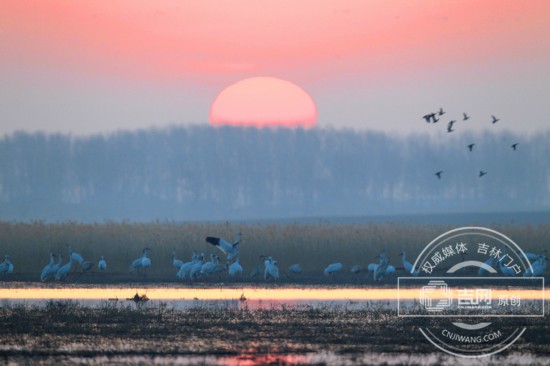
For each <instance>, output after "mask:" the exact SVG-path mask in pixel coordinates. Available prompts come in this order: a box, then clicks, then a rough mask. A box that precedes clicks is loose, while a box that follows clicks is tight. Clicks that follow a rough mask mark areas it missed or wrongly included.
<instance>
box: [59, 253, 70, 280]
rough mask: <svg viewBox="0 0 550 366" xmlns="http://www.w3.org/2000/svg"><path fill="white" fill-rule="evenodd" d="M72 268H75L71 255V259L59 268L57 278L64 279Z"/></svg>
mask: <svg viewBox="0 0 550 366" xmlns="http://www.w3.org/2000/svg"><path fill="white" fill-rule="evenodd" d="M71 268H73V256H72V255H71V256H69V261H68V262H67V263H65V264H64V265H63V266H61V268H59V269H58V270H57V272H56V273H55V279H56V280H58V281H61V280H64V279H65V278H66V277H67V276H68V274H69V272H70V271H71Z"/></svg>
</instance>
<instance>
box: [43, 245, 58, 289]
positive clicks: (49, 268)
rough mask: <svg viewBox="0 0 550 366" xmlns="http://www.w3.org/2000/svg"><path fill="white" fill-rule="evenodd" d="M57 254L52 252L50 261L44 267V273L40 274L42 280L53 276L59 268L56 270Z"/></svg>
mask: <svg viewBox="0 0 550 366" xmlns="http://www.w3.org/2000/svg"><path fill="white" fill-rule="evenodd" d="M54 258H55V254H53V252H50V263H48V264H47V265H46V266H45V267H44V269H42V273H41V274H40V281H42V282H44V281H46V280H47V279H48V278H50V277H53V276H54V275H55V272H56V271H57V270H54V267H55V262H54Z"/></svg>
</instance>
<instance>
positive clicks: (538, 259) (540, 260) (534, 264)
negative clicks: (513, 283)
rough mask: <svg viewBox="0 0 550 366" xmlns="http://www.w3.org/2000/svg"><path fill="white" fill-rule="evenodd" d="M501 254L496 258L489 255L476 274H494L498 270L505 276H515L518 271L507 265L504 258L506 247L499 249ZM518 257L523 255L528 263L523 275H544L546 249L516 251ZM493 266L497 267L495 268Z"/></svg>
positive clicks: (546, 267)
mask: <svg viewBox="0 0 550 366" xmlns="http://www.w3.org/2000/svg"><path fill="white" fill-rule="evenodd" d="M501 254H502V256H500V259H497V258H496V257H497V256H489V258H488V259H487V260H486V261H485V263H483V264H482V265H481V266H480V267H479V270H478V272H477V273H478V275H480V276H485V275H487V274H488V273H493V274H496V273H498V272H500V273H501V274H503V275H504V276H506V277H515V276H516V275H517V274H518V273H517V270H516V269H514V268H513V267H510V266H507V265H506V263H505V262H506V261H505V258H506V257H507V256H508V255H507V250H506V248H504V249H502V251H501ZM517 254H518V256H519V257H524V259H527V261H528V262H529V264H530V267H528V268H527V269H526V270H525V272H524V273H523V277H541V276H544V273H545V272H546V270H547V269H548V257H547V256H546V249H544V250H543V251H542V253H541V254H535V253H529V252H524V253H517ZM494 267H497V268H496V269H495V268H494Z"/></svg>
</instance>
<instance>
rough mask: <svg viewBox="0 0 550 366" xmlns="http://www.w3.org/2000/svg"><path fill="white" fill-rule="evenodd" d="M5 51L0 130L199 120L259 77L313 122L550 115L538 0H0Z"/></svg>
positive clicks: (548, 49) (546, 10)
mask: <svg viewBox="0 0 550 366" xmlns="http://www.w3.org/2000/svg"><path fill="white" fill-rule="evenodd" d="M0 52H1V54H2V57H1V58H0V81H2V83H3V84H4V86H5V87H4V88H3V89H4V90H2V91H0V107H1V109H2V110H4V111H5V112H4V113H5V115H6V116H7V117H9V118H7V119H6V122H2V130H1V131H0V133H1V134H4V133H6V132H11V131H13V130H15V129H17V128H19V129H28V130H39V129H43V130H47V131H53V130H59V131H62V132H67V131H68V132H73V133H90V132H103V131H109V130H112V129H117V128H141V127H147V126H159V125H160V126H162V125H166V124H174V123H191V122H193V123H201V122H206V121H207V120H208V112H209V106H210V103H211V102H212V101H213V100H214V98H215V97H216V95H217V94H218V93H219V92H220V91H221V90H223V89H224V88H225V87H227V86H228V85H230V84H232V83H235V82H237V81H239V80H241V79H244V78H249V77H254V76H273V77H280V78H282V79H285V80H291V81H293V82H294V83H296V84H297V85H299V86H301V87H302V88H304V90H306V91H307V92H308V93H309V94H310V95H311V96H312V97H313V99H314V100H315V101H316V103H317V105H318V108H319V124H320V125H321V126H323V125H327V126H328V125H332V126H337V127H338V126H342V127H354V128H381V129H388V128H389V130H391V129H392V128H393V129H395V130H400V129H403V128H406V127H407V126H410V125H411V124H410V123H408V124H406V123H405V122H403V120H405V119H408V118H410V117H409V116H416V115H417V114H419V113H422V112H424V111H425V110H426V109H427V108H438V107H439V106H440V105H442V106H444V107H446V108H449V110H456V113H458V112H459V111H460V112H461V111H462V110H463V109H468V110H471V111H472V112H473V113H474V114H476V113H478V115H485V114H487V115H490V114H493V113H496V114H500V115H504V116H505V117H508V119H510V120H511V119H514V120H515V119H517V118H519V117H520V116H525V113H528V116H529V118H530V119H532V120H536V121H537V122H532V129H537V128H541V127H544V126H545V124H543V122H541V121H546V122H545V123H546V125H550V109H549V107H547V106H545V105H543V104H544V103H542V102H543V101H544V100H548V97H550V95H549V90H550V80H549V76H547V74H548V72H547V68H548V67H547V65H548V64H550V2H548V1H544V0H542V1H510V0H499V1H491V0H486V1H468V0H461V1H451V0H441V1H420V0H406V1H405V0H402V1H382V0H371V1H363V0H360V1H340V0H338V1H327V0H325V1H318V0H316V1H288V0H284V1H244V0H239V1H179V0H172V1H169V0H161V1H154V2H153V1H135V0H118V1H116V0H115V1H113V0H110V1H107V0H106V1H87V2H76V1H75V2H72V1H38V0H30V1H8V0H0ZM524 90H525V92H524ZM526 93H528V94H526ZM529 93H531V94H529ZM488 95H494V96H493V97H491V98H487V96H488ZM480 98H484V99H488V100H486V104H484V105H478V104H479V103H478V102H479V99H480ZM522 99H525V100H522ZM513 101H515V102H516V103H517V105H510V104H511V103H512V102H513ZM144 103H146V105H144ZM400 103H401V104H400ZM545 104H546V105H547V104H548V103H547V102H546V103H545ZM485 109H486V110H485ZM98 110H101V111H98ZM133 110H135V112H133ZM398 111H399V112H398ZM79 114H80V118H79ZM369 116H371V117H372V118H370V117H369ZM64 118H66V119H67V120H66V121H64V120H63V119H64ZM383 118H387V119H389V120H390V122H389V123H380V120H381V119H383ZM39 120H40V121H39ZM77 120H80V121H82V124H80V125H79V124H78V123H76V122H75V121H77ZM506 120H507V118H503V124H506V123H507V122H506ZM94 121H95V123H94ZM115 121H118V122H115ZM117 123H118V124H117ZM4 124H5V126H4ZM91 125H93V126H94V127H91ZM382 125H384V126H382ZM388 126H389V127H388ZM392 126H393V127H392ZM422 127H424V126H422ZM506 127H508V128H511V129H513V128H514V125H512V124H510V125H508V126H506ZM411 128H412V127H411Z"/></svg>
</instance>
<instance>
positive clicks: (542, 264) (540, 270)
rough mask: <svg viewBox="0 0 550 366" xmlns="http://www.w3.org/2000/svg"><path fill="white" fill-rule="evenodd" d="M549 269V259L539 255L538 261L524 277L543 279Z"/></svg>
mask: <svg viewBox="0 0 550 366" xmlns="http://www.w3.org/2000/svg"><path fill="white" fill-rule="evenodd" d="M547 269H548V257H546V256H544V255H539V257H538V259H537V260H536V261H534V262H533V263H532V264H531V268H528V269H527V271H525V273H524V274H523V276H524V277H542V276H544V272H546V270H547Z"/></svg>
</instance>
